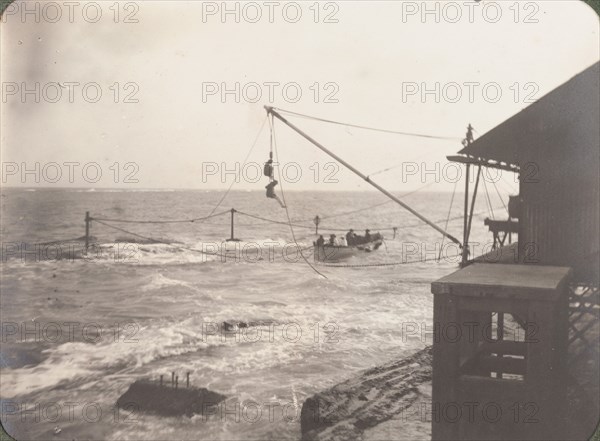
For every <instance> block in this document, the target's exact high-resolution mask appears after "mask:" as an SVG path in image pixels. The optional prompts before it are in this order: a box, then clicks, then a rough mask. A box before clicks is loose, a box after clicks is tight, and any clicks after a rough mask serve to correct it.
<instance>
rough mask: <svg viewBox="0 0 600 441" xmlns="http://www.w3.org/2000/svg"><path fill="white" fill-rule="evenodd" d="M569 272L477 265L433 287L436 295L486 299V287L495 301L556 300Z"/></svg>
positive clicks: (531, 267)
mask: <svg viewBox="0 0 600 441" xmlns="http://www.w3.org/2000/svg"><path fill="white" fill-rule="evenodd" d="M570 273H571V269H570V268H565V267H557V266H541V265H510V264H505V265H497V264H492V263H474V264H472V265H469V266H467V267H465V268H463V269H461V270H459V271H456V272H454V273H452V274H450V275H448V276H446V277H443V278H441V279H439V280H436V281H435V282H433V283H432V284H431V291H432V292H433V294H453V291H456V292H460V294H461V296H473V297H486V296H487V295H488V291H487V290H486V288H487V287H489V288H490V291H492V290H493V292H494V295H495V297H496V298H498V297H500V298H502V297H509V298H520V297H527V299H532V298H537V299H539V300H544V299H547V300H553V298H551V297H549V296H552V295H556V293H557V292H560V291H561V290H562V288H564V286H565V284H566V283H567V280H568V277H569V275H570Z"/></svg>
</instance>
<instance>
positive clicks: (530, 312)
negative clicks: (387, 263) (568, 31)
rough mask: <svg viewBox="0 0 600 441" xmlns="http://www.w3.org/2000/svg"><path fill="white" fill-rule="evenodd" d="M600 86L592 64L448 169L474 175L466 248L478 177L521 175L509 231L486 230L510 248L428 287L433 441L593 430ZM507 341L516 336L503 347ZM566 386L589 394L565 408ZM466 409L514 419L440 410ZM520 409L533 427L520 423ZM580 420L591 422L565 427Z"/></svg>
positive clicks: (494, 226) (466, 262)
mask: <svg viewBox="0 0 600 441" xmlns="http://www.w3.org/2000/svg"><path fill="white" fill-rule="evenodd" d="M599 80H600V63H596V64H594V65H592V66H590V67H589V68H587V69H586V70H584V71H583V72H581V73H579V74H578V75H576V76H575V77H573V78H572V79H571V80H569V81H567V82H566V83H564V84H563V85H561V86H559V87H558V88H556V89H555V90H553V91H551V92H550V93H548V94H547V95H545V96H544V97H542V98H540V99H539V100H538V101H537V102H535V103H534V104H532V105H530V106H529V107H527V108H526V109H524V110H523V111H521V112H519V113H518V114H516V115H515V116H513V117H511V118H509V119H508V120H507V121H505V122H503V123H502V124H500V125H499V126H497V127H495V128H494V129H492V130H491V131H489V132H488V133H486V134H485V135H483V136H481V137H480V138H479V139H476V140H472V139H467V140H466V141H467V142H465V147H464V148H463V149H462V150H461V151H459V152H458V155H457V156H453V157H450V158H449V159H451V160H454V161H457V162H461V163H464V164H465V165H466V167H467V170H469V168H470V167H477V168H478V173H477V180H476V183H475V186H474V193H473V199H472V202H471V209H470V210H469V207H468V206H469V193H468V183H467V184H466V192H465V193H466V194H465V222H464V226H465V227H464V228H465V234H464V236H463V237H464V239H465V240H464V242H468V237H469V232H470V229H471V220H472V212H473V210H472V208H473V206H474V203H475V197H476V192H477V186H478V181H479V176H480V174H481V173H480V170H481V168H482V167H492V168H498V169H501V170H505V171H514V172H517V173H518V174H519V195H518V196H516V197H513V199H512V200H511V203H510V209H509V211H510V213H511V214H510V218H516V219H510V218H509V219H508V220H507V221H506V222H504V223H503V222H498V221H489V220H488V222H486V225H488V227H490V230H493V232H494V236H495V240H496V239H497V236H498V233H499V230H501V229H502V228H504V230H505V232H507V233H509V234H512V233H517V234H518V243H517V244H513V245H512V246H510V247H506V248H504V250H505V251H506V252H504V253H502V252H501V253H497V252H496V253H494V255H493V256H490V257H492V258H490V259H486V256H479V257H478V258H475V257H474V256H469V255H468V253H467V252H465V253H464V255H463V265H462V269H460V270H459V271H457V272H455V273H453V274H451V275H449V276H446V277H444V278H442V279H440V280H438V281H436V282H434V283H433V284H432V292H433V293H434V327H435V335H436V340H435V341H434V349H433V401H434V409H435V408H436V406H437V409H438V410H437V414H436V415H434V418H433V430H432V434H433V439H434V440H445V439H479V440H482V439H565V437H569V439H571V437H570V435H573V433H569V432H572V431H573V430H575V429H577V430H580V433H579V435H581V434H586V435H591V431H593V429H594V427H595V425H596V424H597V422H598V421H597V418H598V409H600V406H599V403H598V401H599V399H598V394H597V392H598V388H599V387H600V386H599V385H598V381H597V377H598V369H600V363H599V360H598V357H599V356H598V354H599V351H598V346H599V344H600V342H599V341H598V336H597V334H594V332H595V333H597V332H598V328H599V326H598V323H599V321H600V311H599V309H600V305H599V303H600V301H599V294H598V293H599V291H598V279H599V273H600V259H599V251H600V129H599V125H600V123H599V122H600V87H599ZM467 176H468V172H467ZM467 182H468V180H467ZM469 212H470V215H469ZM517 222H518V223H517ZM474 227H477V226H474ZM515 247H516V250H517V251H518V252H517V253H515ZM509 248H510V249H509ZM465 249H468V248H467V247H465ZM502 250H503V248H500V251H502ZM515 254H516V258H515ZM469 258H470V259H469ZM449 329H452V330H453V332H450V334H448V332H447V331H448V330H449ZM478 329H481V330H483V331H482V332H478V331H477V330H478ZM509 329H513V330H514V329H520V330H522V331H523V332H522V333H521V335H520V336H519V337H518V338H517V337H514V336H511V337H510V338H509V337H507V331H508V330H509ZM532 329H534V330H535V332H534V333H532V332H531V330H532ZM534 334H535V335H537V337H534ZM575 349H577V350H575ZM577 360H579V361H581V360H583V362H579V364H577ZM577 366H584V368H583V369H578V368H577ZM571 384H574V385H575V386H574V387H577V386H578V387H579V392H578V394H579V395H581V396H584V395H586V394H587V393H589V392H590V391H591V395H590V396H588V399H587V401H585V403H584V404H582V403H577V404H572V403H571V402H570V401H572V399H571V398H568V397H569V396H572V395H573V394H571V395H569V393H568V390H567V389H568V387H570V386H568V385H571ZM575 395H576V396H577V394H575ZM473 403H478V405H479V407H480V408H482V407H483V408H485V407H486V405H490V404H492V403H493V404H494V408H495V409H496V410H497V409H498V408H499V409H500V413H502V412H504V415H505V416H506V413H510V412H511V410H512V412H513V416H514V417H515V418H513V419H512V420H511V419H510V418H509V419H504V420H499V419H497V420H493V418H490V415H486V414H484V415H483V417H482V415H479V414H478V413H476V414H475V415H474V418H468V419H466V420H465V414H463V415H462V419H461V418H458V419H456V418H455V417H454V416H453V417H449V416H448V415H446V414H444V413H443V412H442V411H441V410H440V409H445V408H448V407H449V406H450V408H452V406H456V408H457V409H459V410H463V411H465V410H466V409H469V410H471V409H473ZM465 405H468V406H467V407H466V408H465ZM528 405H530V406H532V407H531V408H530V409H529V411H532V410H535V412H534V413H536V415H537V418H533V419H532V421H534V420H535V421H537V422H538V424H526V423H524V421H522V420H519V418H518V417H517V415H520V416H521V417H522V416H523V413H522V412H527V410H526V407H527V406H528ZM469 406H470V407H469ZM577 406H579V407H577ZM585 408H588V409H592V412H591V414H590V415H591V416H588V417H585V418H584V417H583V416H582V414H581V413H578V412H579V410H577V412H576V413H575V414H573V415H571V416H573V418H570V417H569V413H568V412H569V411H572V409H581V411H582V412H583V409H585ZM515 409H516V411H515ZM514 412H516V413H514ZM519 412H521V413H519ZM453 415H454V414H453ZM468 416H469V417H470V416H471V415H470V414H469V415H468ZM530 422H531V421H530ZM578 437H579V436H578V435H576V436H574V437H573V439H578Z"/></svg>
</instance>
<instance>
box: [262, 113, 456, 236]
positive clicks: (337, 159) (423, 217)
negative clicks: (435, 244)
mask: <svg viewBox="0 0 600 441" xmlns="http://www.w3.org/2000/svg"><path fill="white" fill-rule="evenodd" d="M265 110H266V111H267V113H269V114H271V115H273V116H275V117H277V119H279V120H280V121H281V122H283V123H284V124H285V125H287V126H288V127H289V128H290V129H292V130H294V131H295V132H296V133H298V134H299V135H300V136H302V137H303V138H305V139H306V140H308V141H310V142H311V143H312V144H314V145H315V146H316V147H318V148H319V149H321V150H322V151H324V152H325V153H327V154H328V155H329V156H331V157H332V158H333V159H335V160H336V161H338V162H339V163H341V164H342V165H344V166H346V167H347V168H348V169H350V170H351V171H352V172H353V173H354V174H356V175H358V176H360V177H361V178H362V179H363V180H365V181H367V182H368V183H369V184H371V185H372V186H373V187H375V188H376V189H377V190H379V191H380V192H382V193H383V194H384V195H386V196H387V197H388V198H390V199H391V200H393V201H394V202H396V203H397V204H399V205H400V206H401V207H403V208H404V209H405V210H407V211H409V212H410V213H412V214H413V215H414V216H416V217H418V218H419V219H420V220H422V221H423V222H425V223H426V224H427V225H429V226H430V227H432V228H433V229H434V230H436V231H438V232H440V233H442V234H443V235H444V236H445V237H447V238H448V239H450V240H451V241H452V242H454V243H455V244H458V245H459V246H460V247H462V245H461V243H460V241H459V240H458V239H456V238H455V237H454V236H452V235H451V234H449V233H448V232H446V231H445V230H444V229H442V228H440V227H439V226H437V225H436V224H434V223H433V222H432V221H430V220H429V219H427V218H426V217H425V216H423V215H422V214H420V213H418V212H417V211H415V210H414V209H412V208H411V207H409V206H408V205H406V204H405V203H404V202H402V201H401V200H400V199H398V198H397V197H396V196H394V195H393V194H392V193H390V192H389V191H387V190H386V189H385V188H383V187H381V186H380V185H379V184H377V183H375V182H373V181H372V180H371V179H370V178H369V177H368V176H366V175H364V174H363V173H361V172H360V171H359V170H358V169H356V168H355V167H353V166H351V165H350V164H348V163H347V162H346V161H344V160H343V159H342V158H340V157H339V156H337V155H336V154H335V153H333V152H331V151H329V150H328V149H327V148H325V147H324V146H323V145H322V144H320V143H319V142H318V141H316V140H315V139H313V138H311V137H310V136H309V135H307V134H306V133H304V132H303V131H302V130H300V129H299V128H298V127H296V126H295V125H294V124H292V123H291V122H289V121H288V120H287V119H285V118H284V117H283V116H281V115H280V114H279V113H277V111H275V110H274V109H273V107H271V106H265Z"/></svg>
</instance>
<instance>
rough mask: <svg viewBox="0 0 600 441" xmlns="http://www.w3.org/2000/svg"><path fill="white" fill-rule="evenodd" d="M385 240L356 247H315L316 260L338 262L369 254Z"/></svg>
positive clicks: (377, 240)
mask: <svg viewBox="0 0 600 441" xmlns="http://www.w3.org/2000/svg"><path fill="white" fill-rule="evenodd" d="M382 243H383V238H381V239H376V240H374V241H371V242H366V243H363V244H360V245H354V246H341V245H322V246H315V260H316V261H318V262H337V261H340V260H344V259H348V258H350V257H352V256H356V255H360V254H362V253H368V252H371V251H375V250H376V249H378V248H379V247H380V246H381V244H382Z"/></svg>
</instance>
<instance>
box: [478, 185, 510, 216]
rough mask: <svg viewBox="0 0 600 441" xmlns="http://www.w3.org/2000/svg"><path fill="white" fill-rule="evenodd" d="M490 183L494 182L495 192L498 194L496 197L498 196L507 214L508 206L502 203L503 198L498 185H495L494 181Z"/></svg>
mask: <svg viewBox="0 0 600 441" xmlns="http://www.w3.org/2000/svg"><path fill="white" fill-rule="evenodd" d="M484 179H485V178H484ZM492 184H494V188H495V189H496V194H497V195H498V197H499V198H500V202H502V205H504V209H505V210H506V213H507V214H510V213H508V207H507V206H506V204H505V203H504V199H502V196H501V195H500V190H498V186H497V185H496V182H495V181H492Z"/></svg>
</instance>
